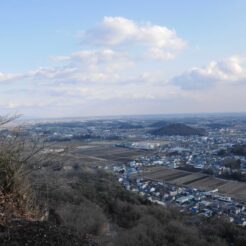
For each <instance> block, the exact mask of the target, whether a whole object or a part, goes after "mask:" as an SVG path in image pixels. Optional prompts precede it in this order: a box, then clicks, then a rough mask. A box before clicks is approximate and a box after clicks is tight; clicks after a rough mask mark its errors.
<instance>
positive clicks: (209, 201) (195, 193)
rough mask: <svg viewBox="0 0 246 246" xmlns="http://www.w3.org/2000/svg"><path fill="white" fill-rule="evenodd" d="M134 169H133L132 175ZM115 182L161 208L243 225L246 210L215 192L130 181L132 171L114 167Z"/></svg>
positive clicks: (145, 181)
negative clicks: (117, 178) (166, 207)
mask: <svg viewBox="0 0 246 246" xmlns="http://www.w3.org/2000/svg"><path fill="white" fill-rule="evenodd" d="M136 170H138V169H135V172H136ZM114 171H115V172H116V173H117V175H118V177H119V182H120V183H121V184H122V185H123V186H124V187H125V188H126V189H127V190H129V191H132V192H137V193H139V194H140V195H141V196H144V197H145V198H147V199H148V200H150V201H152V202H154V203H157V204H160V205H163V206H177V207H179V208H180V211H181V212H184V213H192V214H198V215H201V216H205V217H212V216H217V217H219V218H223V219H225V220H227V221H229V222H233V223H236V224H238V225H241V226H246V207H245V205H244V204H243V203H240V202H238V201H235V200H234V199H232V198H231V197H228V196H221V195H219V194H218V190H212V191H203V190H199V189H195V188H189V187H183V186H177V185H174V184H171V183H168V182H165V181H163V182H159V181H155V180H148V179H146V180H144V179H141V178H135V179H132V178H131V172H132V171H133V168H131V167H129V168H125V167H123V168H119V167H115V168H114Z"/></svg>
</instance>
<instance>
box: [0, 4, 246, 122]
mask: <svg viewBox="0 0 246 246" xmlns="http://www.w3.org/2000/svg"><path fill="white" fill-rule="evenodd" d="M245 12H246V1H245V0H234V1H231V0H223V1H222V0H206V1H197V0H186V1H180V0H153V1H149V0H134V1H133V0H124V1H115V0H90V1H86V0H52V1H50V0H22V1H19V0H2V1H0V58H1V59H0V115H1V114H2V115H4V114H14V113H18V114H23V115H24V116H25V117H34V118H35V117H38V118H43V117H83V116H107V115H136V114H170V113H209V112H244V111H245V105H246V96H245V95H246V46H245V44H246V28H245V27H246V15H245Z"/></svg>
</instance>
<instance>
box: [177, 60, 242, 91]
mask: <svg viewBox="0 0 246 246" xmlns="http://www.w3.org/2000/svg"><path fill="white" fill-rule="evenodd" d="M245 63H246V57H242V56H232V57H230V58H228V59H225V60H222V61H218V62H216V61H212V62H210V63H209V64H208V65H207V66H205V67H202V68H199V67H195V68H192V69H190V70H189V71H187V72H185V73H183V74H181V75H179V76H177V77H175V78H173V79H172V83H173V84H175V85H177V86H180V87H181V88H183V89H205V88H209V87H212V86H214V85H215V84H218V83H222V84H223V83H239V82H242V81H245V82H246V64H245Z"/></svg>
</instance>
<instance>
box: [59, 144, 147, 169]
mask: <svg viewBox="0 0 246 246" xmlns="http://www.w3.org/2000/svg"><path fill="white" fill-rule="evenodd" d="M117 143H118V142H117V141H98V140H97V141H90V142H86V141H71V142H65V143H57V144H55V147H56V148H64V149H65V151H64V152H63V153H62V155H63V157H64V158H70V159H71V160H74V161H76V162H77V163H78V162H79V163H81V164H84V165H91V166H97V165H101V166H102V165H111V164H115V163H126V162H128V161H130V160H132V159H135V158H137V157H139V156H143V155H146V154H147V153H148V154H150V153H151V151H148V152H146V151H144V150H137V149H128V148H121V147H116V146H115V144H117Z"/></svg>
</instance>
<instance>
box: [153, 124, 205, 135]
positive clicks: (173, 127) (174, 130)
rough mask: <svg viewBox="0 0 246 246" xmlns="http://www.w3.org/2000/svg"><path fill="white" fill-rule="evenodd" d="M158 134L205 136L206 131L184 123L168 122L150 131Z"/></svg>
mask: <svg viewBox="0 0 246 246" xmlns="http://www.w3.org/2000/svg"><path fill="white" fill-rule="evenodd" d="M150 133H151V134H152V135H156V136H165V135H166V136H192V135H197V136H205V135H206V131H205V129H203V128H194V127H191V126H188V125H185V124H182V123H174V124H168V125H166V126H163V127H161V128H158V129H155V130H153V131H151V132H150Z"/></svg>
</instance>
